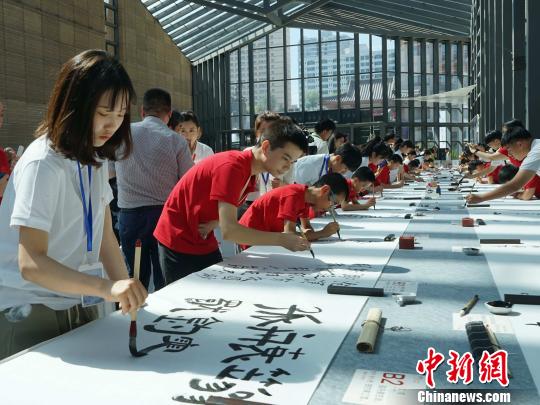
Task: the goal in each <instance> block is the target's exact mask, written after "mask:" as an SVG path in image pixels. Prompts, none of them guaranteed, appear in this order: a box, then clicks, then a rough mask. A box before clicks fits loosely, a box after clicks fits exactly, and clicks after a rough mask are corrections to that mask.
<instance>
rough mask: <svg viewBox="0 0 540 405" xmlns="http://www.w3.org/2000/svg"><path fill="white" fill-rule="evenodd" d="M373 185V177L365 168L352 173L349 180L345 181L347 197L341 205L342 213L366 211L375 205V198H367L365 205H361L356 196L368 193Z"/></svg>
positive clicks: (367, 168) (368, 169) (369, 170)
mask: <svg viewBox="0 0 540 405" xmlns="http://www.w3.org/2000/svg"><path fill="white" fill-rule="evenodd" d="M374 183H375V175H374V174H373V172H372V171H371V169H370V168H369V167H367V166H363V167H359V168H358V169H356V170H355V171H354V173H353V174H352V176H351V178H350V179H347V184H348V186H349V196H348V198H347V200H346V201H344V202H343V203H342V204H341V209H342V210H343V211H360V210H367V209H369V207H373V206H374V205H375V198H374V197H372V198H369V199H368V200H367V201H366V203H364V204H361V203H360V202H359V201H358V194H360V193H366V192H369V189H370V188H371V187H372V186H373V184H374Z"/></svg>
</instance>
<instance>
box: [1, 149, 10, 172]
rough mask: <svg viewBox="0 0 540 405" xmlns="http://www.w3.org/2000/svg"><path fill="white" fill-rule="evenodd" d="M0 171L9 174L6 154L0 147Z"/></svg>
mask: <svg viewBox="0 0 540 405" xmlns="http://www.w3.org/2000/svg"><path fill="white" fill-rule="evenodd" d="M0 173H4V174H11V167H10V165H9V159H8V155H7V153H6V152H4V150H3V149H2V148H0Z"/></svg>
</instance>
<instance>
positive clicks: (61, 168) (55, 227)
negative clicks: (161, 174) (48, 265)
mask: <svg viewBox="0 0 540 405" xmlns="http://www.w3.org/2000/svg"><path fill="white" fill-rule="evenodd" d="M81 169H82V177H83V185H84V189H85V194H86V198H87V203H88V190H89V184H88V166H81ZM108 177H109V173H108V166H107V162H106V161H105V162H103V164H102V166H101V167H99V168H96V167H93V168H92V186H91V192H90V194H91V198H92V214H93V215H92V222H93V238H92V245H93V249H92V252H91V253H89V255H88V258H89V262H96V261H99V251H100V246H101V240H102V238H103V224H104V216H105V210H106V207H107V205H108V204H109V202H110V201H111V200H112V198H113V195H112V190H111V188H110V186H109V182H108ZM20 226H26V227H29V228H35V229H39V230H42V231H45V232H47V233H48V253H47V254H48V256H49V257H51V258H52V259H54V260H56V261H58V262H59V263H62V264H63V265H65V266H67V267H69V268H71V269H74V270H77V269H78V268H79V266H80V265H81V264H82V263H83V260H84V258H85V254H86V230H85V227H84V214H83V205H82V199H81V191H80V185H79V173H78V168H77V162H76V161H73V160H69V159H66V158H65V157H64V156H63V155H61V154H60V153H57V152H55V151H54V150H53V149H52V148H51V147H50V146H49V141H48V140H47V139H46V138H45V136H42V137H40V138H38V139H36V140H35V141H34V142H32V143H31V144H30V146H29V147H28V149H27V150H26V152H25V153H24V154H23V156H22V157H21V159H20V160H19V161H18V163H17V165H16V166H15V170H14V171H13V174H12V176H11V177H10V179H9V184H8V187H7V189H6V192H5V193H4V200H3V201H2V204H1V205H0V235H1V237H0V311H1V310H3V309H6V308H10V307H12V306H16V305H22V304H44V305H47V306H49V307H50V308H52V309H55V310H60V309H66V308H69V307H71V306H73V305H75V304H78V303H79V302H80V296H77V297H75V296H70V295H63V294H60V293H56V292H53V291H50V290H47V289H45V288H43V287H40V286H38V285H37V284H34V283H31V282H29V281H26V280H24V279H23V278H22V276H21V273H20V271H19V268H18V241H19V227H20Z"/></svg>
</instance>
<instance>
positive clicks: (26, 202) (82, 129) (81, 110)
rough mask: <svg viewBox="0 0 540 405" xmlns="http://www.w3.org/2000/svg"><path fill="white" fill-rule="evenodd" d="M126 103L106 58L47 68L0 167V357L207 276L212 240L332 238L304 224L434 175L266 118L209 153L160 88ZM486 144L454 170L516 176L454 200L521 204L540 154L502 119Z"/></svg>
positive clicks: (399, 145) (402, 157)
mask: <svg viewBox="0 0 540 405" xmlns="http://www.w3.org/2000/svg"><path fill="white" fill-rule="evenodd" d="M134 97H135V92H134V89H133V85H132V83H131V80H130V78H129V75H128V73H127V72H126V71H125V69H124V68H123V66H122V65H121V64H120V63H119V62H118V61H117V60H115V59H114V58H112V57H111V56H109V55H108V54H106V53H105V52H103V51H98V50H90V51H85V52H82V53H81V54H79V55H77V56H75V57H74V58H72V59H71V60H69V61H68V62H66V63H65V64H64V65H63V67H62V69H61V71H60V73H59V76H58V78H57V81H56V83H55V85H54V88H53V90H52V94H51V97H50V100H49V104H48V108H47V113H46V115H45V118H44V119H43V121H42V123H41V124H40V126H39V127H38V129H37V130H36V133H35V136H36V139H35V140H34V141H33V142H32V143H31V144H30V145H29V147H28V148H27V150H26V151H25V153H24V154H23V155H22V157H21V158H20V160H19V161H18V162H16V161H14V162H13V164H14V166H10V168H9V172H8V169H2V170H5V171H6V173H5V175H4V178H5V180H4V182H5V187H4V188H5V191H4V190H2V191H3V195H4V200H3V201H2V202H1V205H0V234H1V235H2V239H1V241H0V311H2V312H1V314H0V359H1V358H4V357H6V356H8V355H11V354H13V353H15V352H17V351H19V350H22V349H24V348H26V347H29V346H31V345H33V344H36V343H39V342H41V341H43V340H46V339H49V338H51V337H54V336H57V335H59V334H61V333H64V332H66V331H68V330H70V329H73V328H75V327H77V326H79V325H82V324H84V323H86V322H89V321H91V320H93V319H95V318H96V316H97V315H96V311H95V305H93V304H95V303H97V302H100V301H103V300H107V301H111V302H117V303H118V304H119V307H120V308H121V310H122V312H123V313H127V312H130V311H134V310H137V309H138V308H140V307H141V305H143V303H144V302H145V299H146V297H147V294H148V289H149V287H150V283H151V281H152V283H153V287H154V289H156V290H157V289H159V288H161V287H163V286H165V285H167V284H169V283H172V282H174V281H176V280H178V279H180V278H183V277H186V276H187V275H189V274H191V273H193V272H196V271H199V270H201V269H204V268H206V267H208V266H210V265H212V264H215V263H218V262H220V261H221V260H222V256H221V252H220V250H219V247H218V240H217V238H216V236H215V234H214V230H215V229H216V228H217V227H219V228H220V231H221V235H222V237H223V238H224V239H225V240H228V241H232V242H234V243H236V244H237V245H239V246H240V247H241V248H247V247H249V246H253V245H274V246H282V247H284V248H286V249H289V250H291V251H303V250H308V249H310V243H311V241H315V240H317V239H320V238H326V237H330V236H332V235H334V234H336V233H337V232H338V231H339V225H338V224H337V223H336V222H333V221H332V222H330V223H329V224H327V225H326V226H324V227H323V228H321V229H314V227H313V226H312V224H311V222H310V219H312V218H313V217H316V216H318V215H324V213H325V211H327V210H328V209H329V208H330V207H332V206H335V207H341V208H342V209H343V210H345V211H351V210H365V209H368V208H370V207H372V206H374V205H375V204H376V193H381V194H382V192H383V190H384V189H389V188H399V187H402V186H403V185H404V183H405V181H407V180H416V181H420V180H421V179H420V178H419V177H418V174H419V172H420V171H422V170H431V168H433V165H434V154H435V153H436V150H434V149H426V150H423V151H418V150H417V148H416V147H415V145H414V144H413V143H412V142H411V141H408V140H402V139H400V138H398V137H397V136H396V135H395V134H394V133H388V134H387V135H386V136H385V137H384V138H381V137H379V136H374V137H372V139H370V140H369V141H368V142H367V143H366V144H364V145H353V144H352V143H351V142H350V141H349V139H348V137H347V136H346V135H345V134H342V133H339V132H337V130H336V129H337V128H336V124H335V123H334V122H333V121H332V120H329V119H324V120H322V121H320V122H319V123H318V124H317V125H316V126H315V131H314V132H313V133H311V134H308V133H306V131H305V130H304V129H302V128H300V127H299V126H298V125H297V124H296V123H295V122H294V120H292V119H291V118H289V117H286V116H280V115H279V114H278V113H275V112H264V113H261V114H259V116H258V117H257V118H256V120H255V144H254V145H253V146H252V147H250V148H247V149H246V150H243V151H226V152H222V153H217V154H214V153H213V151H212V149H211V148H210V147H209V146H207V145H204V144H203V143H201V142H200V141H199V139H200V138H201V135H202V129H201V125H200V123H199V121H198V118H197V116H196V114H195V113H194V112H192V111H186V112H179V111H175V110H173V109H172V103H171V97H170V95H169V93H167V92H166V91H165V90H162V89H149V90H148V91H146V92H145V94H144V96H143V101H142V108H141V116H142V121H140V122H136V123H131V122H130V121H131V120H130V110H131V105H132V104H133V103H134ZM1 112H3V109H2V111H0V113H1ZM0 117H1V115H0ZM0 123H1V121H0ZM486 142H487V143H488V145H489V147H491V148H497V151H496V152H495V153H489V152H487V151H486V150H485V149H486V148H482V147H481V146H480V145H470V146H469V149H470V150H469V154H468V155H466V156H464V157H463V159H469V160H472V158H471V156H473V155H475V156H476V157H477V158H481V159H483V160H484V162H482V163H478V162H476V161H474V162H470V163H468V164H469V167H470V168H471V173H473V175H479V173H480V172H481V171H482V172H481V173H482V175H487V174H489V173H492V172H494V171H496V170H497V169H495V170H492V169H494V168H497V167H500V165H499V164H498V163H493V162H498V161H501V160H504V159H501V156H503V155H504V157H505V158H508V159H513V161H512V163H514V164H515V165H516V166H519V165H520V167H519V169H515V168H514V169H513V170H510V169H507V167H508V166H503V167H501V169H500V170H498V173H497V179H498V181H501V182H504V181H505V182H506V183H505V184H504V185H503V186H502V187H501V188H500V189H497V190H495V191H493V192H491V193H487V194H486V195H475V196H471V197H469V198H470V199H471V200H473V201H479V200H480V199H484V200H485V199H489V198H496V197H497V196H501V195H503V194H504V193H511V192H518V194H516V196H517V197H518V198H526V197H529V198H532V195H531V192H530V191H528V190H529V189H530V187H529V188H527V187H526V188H525V190H524V191H523V192H519V191H518V190H519V189H520V188H521V187H522V186H524V185H529V184H531V183H533V180H534V181H535V182H536V183H534V184H537V183H538V179H537V178H538V176H536V177H535V174H536V173H535V172H536V171H538V170H539V167H538V165H539V163H538V162H539V161H540V159H539V155H540V141H537V140H532V138H531V136H530V134H529V133H528V132H527V130H526V129H525V128H523V126H522V125H521V124H520V123H519V122H517V121H512V122H511V123H507V124H506V126H505V127H504V128H503V131H502V133H500V132H494V133H490V134H488V136H487V137H486ZM499 146H500V147H499ZM12 159H13V158H12ZM488 161H491V162H492V163H491V164H490V165H488V164H486V163H485V162H488ZM15 162H16V164H15ZM518 163H519V164H518ZM464 164H465V162H464ZM488 172H489V173H488ZM111 184H112V185H114V186H115V187H114V188H115V189H117V190H118V196H117V206H118V211H119V212H117V213H116V214H115V215H114V216H113V215H111V210H110V206H109V204H110V203H111V202H112V201H113V198H114V196H113V192H112V189H111V187H110V185H111ZM532 194H535V193H532ZM115 211H116V210H115ZM116 218H117V221H118V224H117V228H118V229H117V233H116V234H115V232H114V219H116ZM117 238H118V239H119V240H120V245H121V250H120V248H119V243H118V239H117ZM138 240H140V241H142V254H141V263H140V268H141V275H140V279H134V278H133V267H134V256H135V255H134V251H135V247H136V243H137V241H138Z"/></svg>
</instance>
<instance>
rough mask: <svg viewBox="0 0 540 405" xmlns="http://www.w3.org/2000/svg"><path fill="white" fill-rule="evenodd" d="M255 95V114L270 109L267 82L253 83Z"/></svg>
mask: <svg viewBox="0 0 540 405" xmlns="http://www.w3.org/2000/svg"><path fill="white" fill-rule="evenodd" d="M253 97H254V103H255V111H254V113H255V114H259V113H261V112H263V111H266V110H268V87H267V82H260V83H253Z"/></svg>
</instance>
